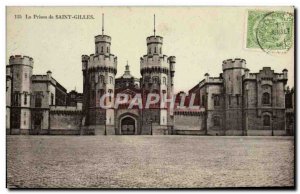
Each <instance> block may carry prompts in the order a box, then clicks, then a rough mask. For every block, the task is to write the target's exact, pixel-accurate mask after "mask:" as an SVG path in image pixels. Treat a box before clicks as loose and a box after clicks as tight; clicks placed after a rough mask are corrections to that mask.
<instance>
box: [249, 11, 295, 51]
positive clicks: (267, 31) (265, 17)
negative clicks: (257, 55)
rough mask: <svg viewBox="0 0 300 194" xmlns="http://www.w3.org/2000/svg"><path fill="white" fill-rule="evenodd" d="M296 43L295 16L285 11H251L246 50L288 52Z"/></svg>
mask: <svg viewBox="0 0 300 194" xmlns="http://www.w3.org/2000/svg"><path fill="white" fill-rule="evenodd" d="M293 42H294V15H293V13H290V12H285V11H261V10H249V11H248V19H247V42H246V48H250V49H262V50H263V51H265V52H286V51H288V50H289V49H290V48H291V47H292V45H293Z"/></svg>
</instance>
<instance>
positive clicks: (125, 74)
mask: <svg viewBox="0 0 300 194" xmlns="http://www.w3.org/2000/svg"><path fill="white" fill-rule="evenodd" d="M122 77H123V78H132V75H131V74H130V70H129V65H128V61H127V64H126V66H125V71H124V74H123V76H122Z"/></svg>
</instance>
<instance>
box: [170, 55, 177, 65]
mask: <svg viewBox="0 0 300 194" xmlns="http://www.w3.org/2000/svg"><path fill="white" fill-rule="evenodd" d="M168 60H169V61H170V63H176V57H175V56H170V57H169V58H168Z"/></svg>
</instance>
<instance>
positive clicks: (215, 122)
mask: <svg viewBox="0 0 300 194" xmlns="http://www.w3.org/2000/svg"><path fill="white" fill-rule="evenodd" d="M213 123H214V126H215V127H220V117H214V118H213Z"/></svg>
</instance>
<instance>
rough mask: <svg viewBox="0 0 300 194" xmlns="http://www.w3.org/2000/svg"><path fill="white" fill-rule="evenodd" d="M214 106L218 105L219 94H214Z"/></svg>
mask: <svg viewBox="0 0 300 194" xmlns="http://www.w3.org/2000/svg"><path fill="white" fill-rule="evenodd" d="M214 106H220V96H219V95H215V96H214Z"/></svg>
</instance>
